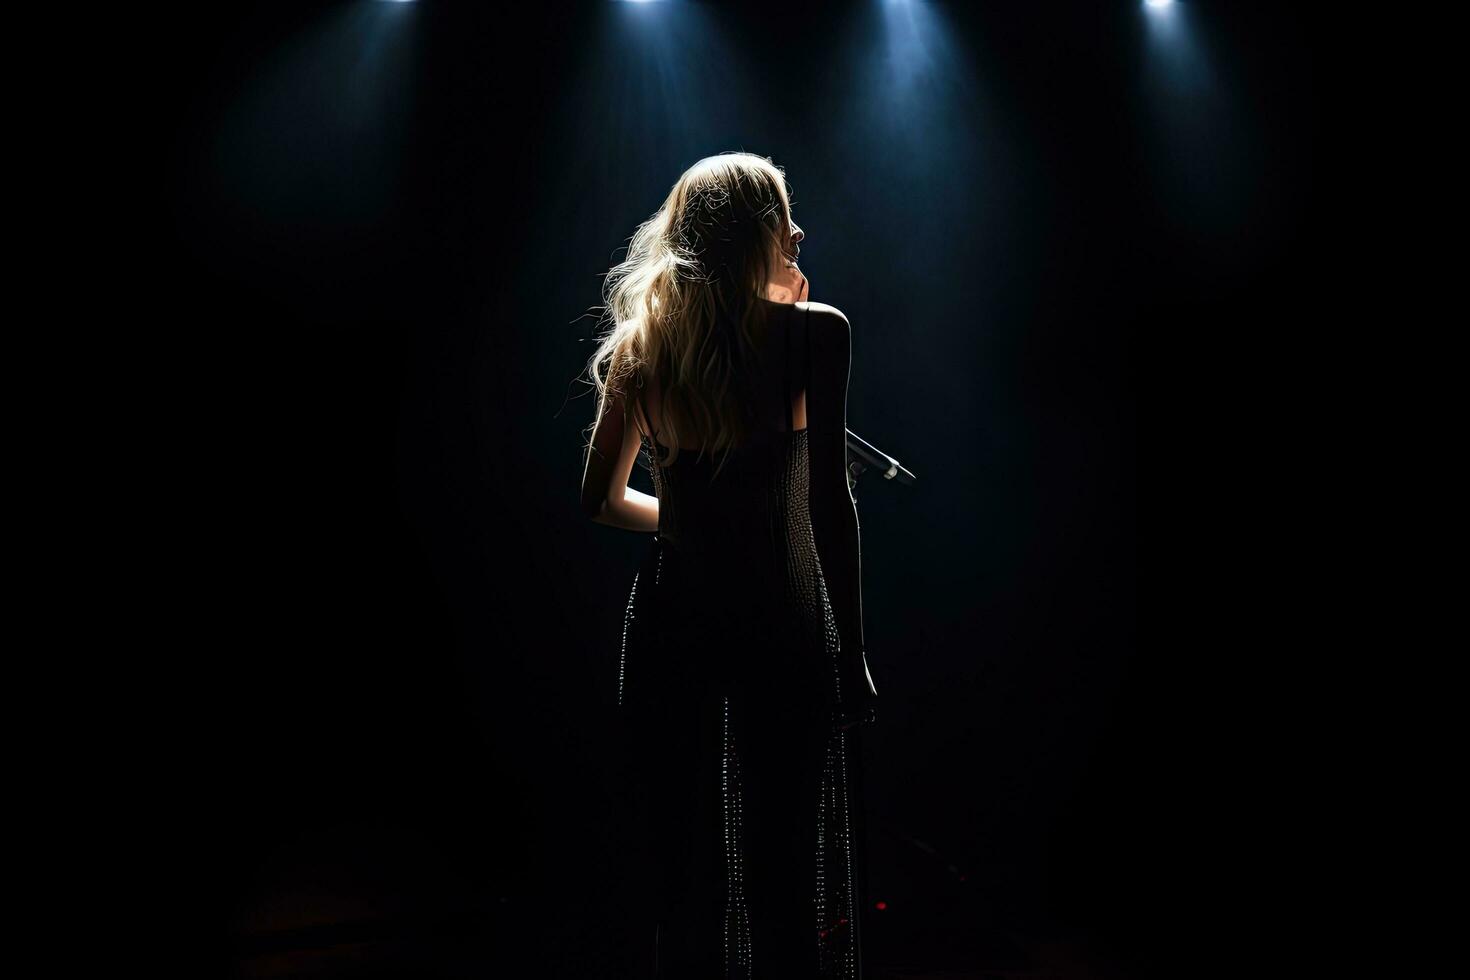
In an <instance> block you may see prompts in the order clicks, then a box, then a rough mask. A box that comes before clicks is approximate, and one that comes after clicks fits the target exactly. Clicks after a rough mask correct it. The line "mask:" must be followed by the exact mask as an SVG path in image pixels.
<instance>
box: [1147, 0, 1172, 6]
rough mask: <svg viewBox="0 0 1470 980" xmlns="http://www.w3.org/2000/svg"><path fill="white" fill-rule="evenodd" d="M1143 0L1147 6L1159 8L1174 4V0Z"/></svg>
mask: <svg viewBox="0 0 1470 980" xmlns="http://www.w3.org/2000/svg"><path fill="white" fill-rule="evenodd" d="M1143 2H1144V4H1145V5H1146V6H1149V7H1156V8H1157V7H1168V6H1171V5H1173V3H1174V0H1143Z"/></svg>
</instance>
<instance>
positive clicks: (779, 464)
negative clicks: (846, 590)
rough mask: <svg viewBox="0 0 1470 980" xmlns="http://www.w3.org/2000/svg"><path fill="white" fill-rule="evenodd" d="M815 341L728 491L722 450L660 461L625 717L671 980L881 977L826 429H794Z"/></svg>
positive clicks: (659, 953) (659, 958)
mask: <svg viewBox="0 0 1470 980" xmlns="http://www.w3.org/2000/svg"><path fill="white" fill-rule="evenodd" d="M809 319H810V312H809V311H808V315H807V317H805V318H804V320H809ZM806 325H807V324H806V323H805V322H803V323H802V326H803V327H805V326H806ZM795 326H796V318H795V317H792V318H790V325H789V326H777V325H774V324H773V329H782V330H784V331H785V333H786V337H785V342H784V347H785V357H786V364H785V373H784V377H785V379H786V383H785V390H784V392H783V394H784V395H785V396H786V397H785V398H784V402H785V411H784V413H781V414H784V416H785V428H784V429H781V428H779V426H780V421H779V414H776V413H773V415H774V416H775V418H773V419H772V420H770V421H769V422H768V424H767V425H766V426H765V427H761V426H757V427H756V429H755V431H754V432H753V433H752V434H751V435H750V436H749V437H748V439H747V441H746V442H745V443H744V444H742V445H740V446H738V447H736V448H735V449H734V450H732V451H731V452H730V455H729V457H728V459H727V460H726V461H725V464H724V469H723V470H722V471H721V472H720V473H719V475H718V478H714V471H715V466H716V461H717V459H718V457H715V458H711V456H710V454H706V455H704V456H703V457H700V455H699V454H698V453H697V452H696V451H693V450H688V449H682V450H680V451H679V454H678V456H677V458H675V459H674V460H673V462H672V463H671V464H670V465H668V466H660V465H657V459H652V461H653V462H654V463H655V465H654V466H653V468H652V472H653V479H654V487H655V490H656V493H657V495H658V499H659V530H658V533H657V534H656V535H655V536H654V539H653V541H652V542H651V544H650V547H649V549H648V552H647V553H646V555H645V556H644V560H643V562H642V564H641V565H640V567H639V570H638V572H637V574H636V575H635V577H634V580H633V588H632V593H631V595H630V596H629V599H628V604H627V609H626V613H625V618H624V633H623V650H622V658H621V662H620V667H619V677H618V704H619V706H620V709H621V716H622V718H623V720H624V722H625V724H626V726H627V727H626V729H625V733H626V735H627V736H628V738H629V741H628V742H627V743H626V744H627V746H628V751H629V753H630V758H629V764H630V766H631V773H632V787H631V789H632V793H631V799H632V801H633V804H634V807H635V808H636V811H637V812H636V816H635V817H634V821H633V823H634V826H635V828H636V832H635V833H634V834H633V840H632V841H630V844H631V846H632V848H633V849H634V854H633V860H634V862H635V865H636V867H638V868H639V869H640V870H639V872H638V873H639V875H641V881H642V885H643V887H644V889H645V890H644V891H643V892H642V893H641V894H640V895H639V896H638V897H636V898H634V899H633V901H634V902H635V903H637V910H638V913H639V914H641V915H642V920H641V921H642V922H643V923H644V924H645V926H646V927H647V932H646V934H645V935H646V941H647V942H648V943H649V944H650V945H651V946H652V949H651V950H650V951H649V953H648V956H647V961H648V962H651V963H654V964H656V968H655V970H654V975H655V976H656V977H658V978H659V980H669V978H680V980H683V978H698V980H709V978H712V977H739V978H747V980H765V978H777V977H781V978H785V977H791V978H800V980H810V978H814V977H824V978H826V977H840V978H847V980H855V978H859V977H860V976H861V955H860V942H859V935H858V918H859V910H860V909H861V907H862V899H861V897H860V896H859V894H858V892H859V889H860V868H859V858H860V840H859V836H858V834H857V829H858V828H857V821H858V817H859V813H858V807H859V805H860V800H859V797H858V790H857V786H858V785H859V783H858V773H857V771H856V769H857V752H856V748H855V742H856V738H857V733H858V731H859V729H857V728H852V729H848V730H846V731H844V730H841V729H839V728H838V727H837V726H836V724H835V723H834V720H833V717H834V716H833V707H834V705H835V704H837V703H838V701H839V697H840V689H839V680H840V678H841V677H842V676H851V675H850V674H847V673H846V672H844V671H842V670H840V669H839V658H840V657H841V655H842V651H841V643H840V637H839V632H838V627H837V622H836V619H835V617H834V616H833V611H832V605H831V603H830V601H829V599H828V595H827V588H826V583H825V581H824V579H823V575H822V566H821V562H820V561H819V560H818V556H817V549H816V543H815V540H814V538H813V534H812V524H811V517H810V512H809V510H808V499H809V489H810V468H809V459H808V454H807V430H806V429H802V430H800V431H794V429H793V424H792V422H793V419H792V411H791V398H790V395H791V374H792V366H791V360H792V357H791V355H792V340H791V335H790V332H791V330H792V329H794V328H795ZM802 332H803V333H804V334H808V336H807V337H806V338H805V343H803V344H802V345H801V346H800V347H798V351H800V350H803V349H804V350H805V352H806V355H807V357H806V359H805V361H804V363H803V366H808V365H809V364H810V336H809V332H808V331H807V330H805V329H804V330H803V331H802ZM644 417H645V418H647V413H646V411H645V413H644ZM656 435H657V433H655V436H656ZM644 441H645V448H644V451H645V452H651V451H653V450H654V447H655V445H656V443H655V441H654V440H650V439H648V437H646V436H645V440H644ZM657 451H658V452H659V453H661V454H662V453H665V452H667V451H666V450H663V449H662V448H661V447H659V449H658V450H657ZM635 918H636V916H635ZM643 941H644V940H643V939H639V940H638V942H639V943H642V942H643Z"/></svg>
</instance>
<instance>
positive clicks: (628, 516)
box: [582, 387, 658, 533]
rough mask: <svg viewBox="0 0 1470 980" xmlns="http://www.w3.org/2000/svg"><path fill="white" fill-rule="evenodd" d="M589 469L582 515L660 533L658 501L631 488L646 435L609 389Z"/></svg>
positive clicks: (585, 472)
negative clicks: (635, 462)
mask: <svg viewBox="0 0 1470 980" xmlns="http://www.w3.org/2000/svg"><path fill="white" fill-rule="evenodd" d="M604 402H605V403H604V404H603V406H602V411H601V413H600V415H599V417H598V420H597V427H596V428H595V429H593V431H592V444H591V446H590V447H589V448H588V450H587V465H586V468H585V469H584V470H583V471H582V513H583V514H586V515H587V517H589V518H590V519H592V520H594V521H596V522H597V523H599V524H608V525H611V526H612V527H621V528H626V529H627V530H629V531H647V532H650V533H651V532H654V531H657V530H658V498H657V497H655V496H653V495H652V494H647V493H643V492H642V491H641V490H634V489H633V488H632V487H630V486H628V477H629V476H630V475H631V474H632V472H633V463H634V461H635V460H636V459H637V458H638V449H639V447H640V445H641V440H642V435H641V433H640V432H639V430H638V426H637V425H630V424H629V422H630V420H631V416H632V413H631V411H630V410H629V405H628V402H627V400H626V399H625V398H624V397H623V394H622V392H621V391H617V390H615V389H613V388H611V387H609V388H608V389H607V395H606V398H605V399H604Z"/></svg>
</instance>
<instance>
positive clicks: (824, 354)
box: [806, 307, 877, 704]
mask: <svg viewBox="0 0 1470 980" xmlns="http://www.w3.org/2000/svg"><path fill="white" fill-rule="evenodd" d="M813 312H814V313H817V311H815V310H814V311H813ZM810 329H811V330H812V336H811V338H810V339H811V352H812V358H811V381H810V383H809V384H808V386H807V403H806V408H807V416H806V417H807V427H808V429H809V430H810V431H809V432H808V436H807V440H808V448H809V449H810V452H811V465H812V479H811V498H810V504H811V515H812V535H813V537H814V538H815V539H816V544H817V557H818V560H820V561H821V563H822V575H823V577H824V578H825V579H826V582H827V589H828V595H829V597H830V598H831V601H832V612H833V615H834V616H835V617H836V619H837V630H838V633H839V635H840V636H841V642H842V673H841V681H842V697H843V700H844V701H847V702H849V703H850V704H858V703H861V702H862V700H863V699H864V698H866V699H872V698H874V697H876V696H877V691H876V690H874V688H873V679H872V676H871V675H870V674H869V673H868V669H867V662H866V659H865V658H864V656H863V650H864V645H863V590H862V539H861V535H860V534H859V528H858V516H857V502H856V501H855V500H854V499H853V496H852V491H851V490H850V489H849V488H848V485H847V383H848V377H849V375H850V373H851V370H852V327H851V326H850V325H849V323H848V322H847V317H846V316H844V315H843V314H842V313H841V311H839V310H837V309H835V308H834V307H825V308H824V309H823V310H822V311H821V312H820V313H818V315H816V316H813V317H812V318H811V323H810Z"/></svg>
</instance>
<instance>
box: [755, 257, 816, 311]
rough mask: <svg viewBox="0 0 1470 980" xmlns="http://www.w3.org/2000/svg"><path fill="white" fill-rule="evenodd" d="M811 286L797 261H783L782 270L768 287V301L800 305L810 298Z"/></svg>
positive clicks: (787, 258)
mask: <svg viewBox="0 0 1470 980" xmlns="http://www.w3.org/2000/svg"><path fill="white" fill-rule="evenodd" d="M810 292H811V284H810V283H808V282H807V278H806V275H805V274H804V273H803V272H802V271H801V267H800V266H798V265H797V264H796V260H794V259H792V258H790V257H789V256H783V257H782V259H781V270H780V271H779V272H778V273H777V274H776V278H775V279H772V280H771V281H770V282H769V283H767V285H766V299H768V300H770V301H771V302H773V303H800V302H803V301H805V300H807V299H808V298H810Z"/></svg>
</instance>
